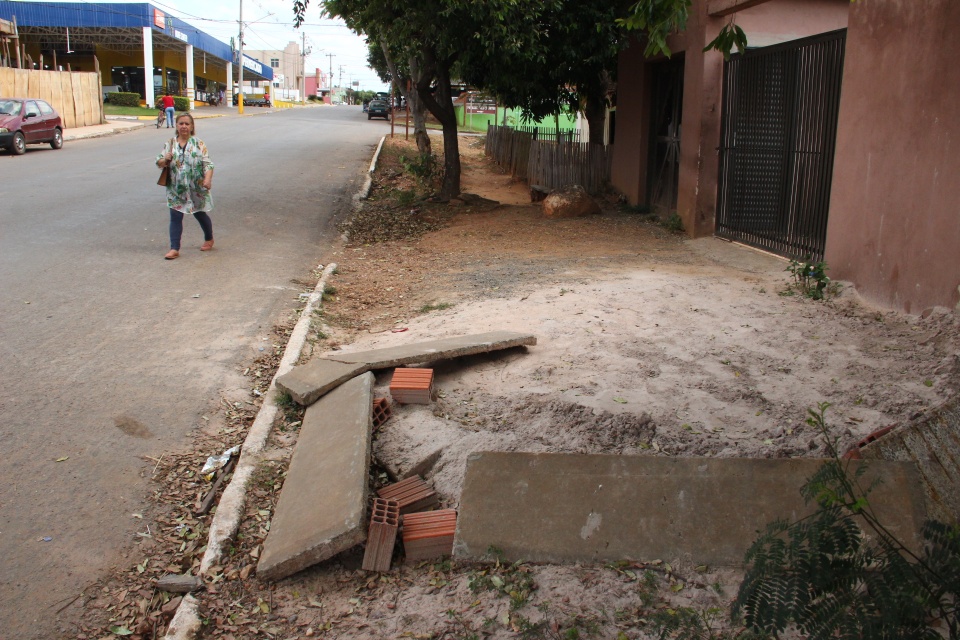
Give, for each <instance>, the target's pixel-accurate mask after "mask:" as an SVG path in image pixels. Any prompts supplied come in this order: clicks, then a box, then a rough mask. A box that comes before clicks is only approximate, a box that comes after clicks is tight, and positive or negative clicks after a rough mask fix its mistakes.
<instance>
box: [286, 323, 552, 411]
mask: <svg viewBox="0 0 960 640" xmlns="http://www.w3.org/2000/svg"><path fill="white" fill-rule="evenodd" d="M535 344H537V337H536V336H534V335H531V334H526V333H517V332H514V331H491V332H489V333H480V334H475V335H469V336H456V337H453V338H444V339H441V340H432V341H429V342H418V343H415V344H408V345H400V346H397V347H386V348H384V349H373V350H370V351H356V352H353V353H333V354H330V355H328V356H325V357H323V358H314V359H313V360H311V361H310V362H308V363H306V364H304V365H301V366H299V367H295V368H294V369H293V370H292V371H290V372H288V373H286V374H284V375H282V376H280V377H278V378H277V386H278V387H280V389H282V390H283V391H286V392H287V393H289V394H290V396H291V397H292V398H293V399H294V400H296V401H297V402H299V403H300V404H302V405H309V404H311V403H312V402H314V401H316V399H317V398H319V397H320V396H322V395H323V394H324V393H327V391H329V390H330V389H331V388H333V387H336V386H337V384H339V382H337V380H338V379H340V378H342V377H343V376H344V375H346V372H347V371H348V368H347V367H346V366H344V365H354V366H356V367H357V369H355V370H354V371H355V374H354V375H356V374H359V373H362V372H364V371H374V370H377V369H389V368H391V367H399V366H402V365H407V364H418V363H423V362H435V361H437V360H446V359H449V358H456V357H459V356H470V355H474V354H477V353H487V352H490V351H499V350H502V349H510V348H512V347H520V346H531V345H535ZM335 363H339V364H340V366H337V365H336V364H335Z"/></svg>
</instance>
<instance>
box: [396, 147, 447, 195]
mask: <svg viewBox="0 0 960 640" xmlns="http://www.w3.org/2000/svg"><path fill="white" fill-rule="evenodd" d="M400 166H402V167H403V170H404V171H405V172H406V173H408V174H410V175H411V176H413V177H414V178H416V180H417V183H419V184H420V185H421V186H424V187H430V186H432V185H433V183H434V182H435V181H436V178H437V177H438V176H439V175H440V173H441V170H440V164H439V163H438V162H437V159H436V157H435V156H434V155H433V154H432V153H421V154H418V155H417V157H416V158H408V157H407V156H404V155H402V156H400Z"/></svg>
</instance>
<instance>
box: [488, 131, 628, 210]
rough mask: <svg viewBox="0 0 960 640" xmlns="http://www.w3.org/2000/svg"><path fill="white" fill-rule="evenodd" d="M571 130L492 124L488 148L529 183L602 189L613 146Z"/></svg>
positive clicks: (515, 173)
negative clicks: (593, 141)
mask: <svg viewBox="0 0 960 640" xmlns="http://www.w3.org/2000/svg"><path fill="white" fill-rule="evenodd" d="M571 133H572V132H562V131H553V132H551V131H549V130H543V129H539V130H537V129H535V128H534V127H524V128H522V129H513V128H511V127H504V126H494V125H490V126H488V127H487V141H486V147H485V151H486V154H487V155H488V156H490V157H492V158H493V159H494V161H495V162H496V163H497V164H499V165H500V166H501V167H503V168H504V169H509V171H510V174H511V175H513V176H515V177H517V178H520V179H522V180H526V181H527V182H528V183H530V184H536V185H539V186H542V187H546V188H548V189H559V188H561V187H565V186H567V185H570V184H579V185H581V186H582V187H583V188H584V189H586V190H587V191H588V192H589V193H599V192H600V191H602V190H603V189H604V187H605V186H606V185H607V183H608V182H609V181H610V165H611V160H612V158H613V148H612V147H609V146H604V145H592V144H588V143H585V142H578V141H577V139H578V136H576V137H575V136H573V135H571ZM544 138H546V139H544ZM558 140H559V142H558Z"/></svg>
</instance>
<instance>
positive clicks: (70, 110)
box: [0, 67, 103, 129]
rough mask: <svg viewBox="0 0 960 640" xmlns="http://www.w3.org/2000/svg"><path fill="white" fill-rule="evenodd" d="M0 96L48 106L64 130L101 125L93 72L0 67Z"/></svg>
mask: <svg viewBox="0 0 960 640" xmlns="http://www.w3.org/2000/svg"><path fill="white" fill-rule="evenodd" d="M0 96H3V97H7V98H39V99H40V100H45V101H46V102H49V103H50V106H52V107H53V108H54V109H56V110H57V112H58V113H59V114H60V118H61V119H62V120H63V126H64V128H66V129H72V128H74V127H86V126H89V125H93V124H101V123H102V122H103V102H102V96H103V94H102V93H101V88H100V74H99V73H96V72H92V71H85V72H81V71H40V70H36V69H13V68H10V67H0Z"/></svg>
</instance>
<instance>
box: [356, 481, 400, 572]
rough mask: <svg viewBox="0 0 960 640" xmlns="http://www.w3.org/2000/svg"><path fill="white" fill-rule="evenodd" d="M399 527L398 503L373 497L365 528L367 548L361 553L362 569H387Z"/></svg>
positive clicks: (388, 568)
mask: <svg viewBox="0 0 960 640" xmlns="http://www.w3.org/2000/svg"><path fill="white" fill-rule="evenodd" d="M399 528H400V503H399V502H397V501H396V500H385V499H383V498H374V499H373V507H372V508H371V513H370V528H369V529H368V530H367V548H366V549H365V550H364V553H363V565H362V566H363V569H364V571H381V572H382V571H389V570H390V561H391V560H392V559H393V547H394V545H395V544H396V542H397V530H398V529H399Z"/></svg>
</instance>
